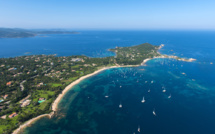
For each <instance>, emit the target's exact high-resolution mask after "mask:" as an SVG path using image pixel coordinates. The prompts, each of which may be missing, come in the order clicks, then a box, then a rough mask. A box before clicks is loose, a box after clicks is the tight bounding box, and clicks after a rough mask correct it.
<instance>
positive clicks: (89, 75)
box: [12, 44, 192, 134]
mask: <svg viewBox="0 0 215 134" xmlns="http://www.w3.org/2000/svg"><path fill="white" fill-rule="evenodd" d="M163 46H164V45H163V44H162V45H161V46H160V47H159V48H158V50H159V49H161V48H162V47H163ZM157 53H159V52H158V51H157ZM159 54H160V53H159ZM156 58H175V57H174V56H173V57H172V56H167V57H165V56H162V55H161V56H157V57H153V58H147V59H144V60H143V62H142V63H141V64H140V65H124V66H110V67H104V68H101V69H99V70H97V71H95V72H93V73H91V74H87V75H85V76H82V77H80V78H79V79H77V80H75V81H73V82H72V83H70V84H69V85H68V86H66V87H65V89H64V90H63V91H62V93H61V94H59V95H58V97H57V98H56V99H55V101H54V102H53V103H52V111H53V112H51V113H50V114H42V115H39V116H37V117H35V118H32V119H30V120H29V121H27V122H26V123H24V124H23V125H20V127H19V128H17V129H16V130H14V131H13V133H12V134H19V133H20V132H22V130H23V129H24V128H25V127H27V126H29V125H31V124H32V123H33V122H35V121H36V120H38V119H40V118H42V117H45V116H48V117H49V118H51V117H52V116H53V115H54V112H55V111H57V108H58V104H59V103H60V101H61V99H62V98H63V97H64V95H65V94H66V93H67V91H69V90H70V89H71V88H72V87H73V86H75V85H77V84H78V83H80V82H81V81H82V80H84V79H86V78H88V77H91V76H93V75H95V74H98V73H100V72H102V71H104V70H107V69H111V68H120V67H138V66H141V65H144V64H145V63H146V62H147V61H149V60H152V59H156ZM191 62H192V61H191Z"/></svg>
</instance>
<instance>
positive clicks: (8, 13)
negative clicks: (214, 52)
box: [0, 0, 215, 30]
mask: <svg viewBox="0 0 215 134" xmlns="http://www.w3.org/2000/svg"><path fill="white" fill-rule="evenodd" d="M0 27H7V28H30V29H38V28H47V29H49V28H68V29H110V30H111V29H136V30H142V29H143V30H144V29H147V30H150V29H151V30H159V29H173V30H175V29H179V30H183V29H194V30H195V29H203V30H215V0H0Z"/></svg>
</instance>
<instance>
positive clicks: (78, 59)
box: [71, 58, 83, 62]
mask: <svg viewBox="0 0 215 134" xmlns="http://www.w3.org/2000/svg"><path fill="white" fill-rule="evenodd" d="M82 60H83V59H82V58H72V60H71V61H74V62H78V61H82Z"/></svg>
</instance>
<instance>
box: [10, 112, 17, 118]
mask: <svg viewBox="0 0 215 134" xmlns="http://www.w3.org/2000/svg"><path fill="white" fill-rule="evenodd" d="M17 115H18V114H17V113H16V112H14V113H12V114H11V115H9V116H8V117H9V118H13V117H15V116H17Z"/></svg>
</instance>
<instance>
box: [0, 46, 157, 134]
mask: <svg viewBox="0 0 215 134" xmlns="http://www.w3.org/2000/svg"><path fill="white" fill-rule="evenodd" d="M157 49H158V46H153V45H151V44H148V43H145V44H141V45H138V46H132V47H120V48H119V47H116V48H115V49H110V51H114V52H115V53H116V56H115V57H114V56H112V57H105V58H89V57H86V56H68V57H56V56H55V55H36V56H35V55H32V56H22V57H15V58H1V59H0V74H1V75H0V78H1V79H0V100H3V101H2V102H0V117H6V118H5V119H2V118H0V133H4V134H7V133H11V132H12V131H13V130H14V129H15V128H17V127H19V125H20V124H22V123H24V122H25V121H27V120H29V119H31V118H33V117H36V116H38V115H41V114H44V113H50V112H51V105H52V102H53V101H54V100H55V99H56V97H57V96H58V95H59V94H60V93H61V92H62V90H63V89H64V88H65V87H66V86H67V85H68V84H69V83H71V82H73V81H75V80H76V79H78V78H80V77H81V76H83V75H86V74H89V73H92V72H94V71H95V70H97V69H98V68H101V67H104V66H114V65H138V64H141V62H142V61H143V60H144V59H146V58H149V57H154V56H157V55H159V54H158V53H157ZM5 95H7V97H5ZM40 98H45V101H44V102H42V103H38V100H39V99H40ZM23 100H29V101H30V104H29V105H26V106H24V107H21V106H20V105H21V104H22V103H23ZM14 112H16V113H17V116H15V117H13V118H9V117H8V116H9V115H11V114H12V113H14Z"/></svg>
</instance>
